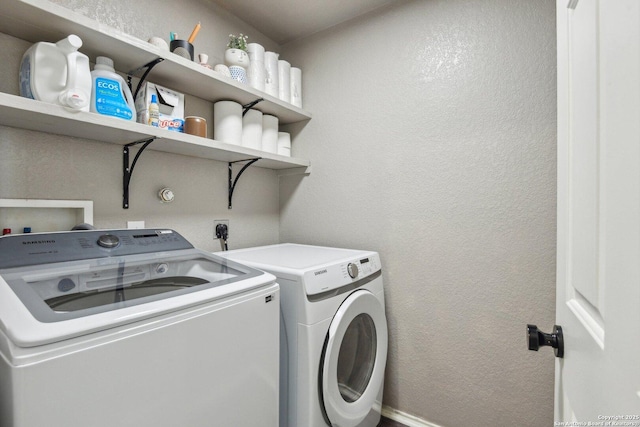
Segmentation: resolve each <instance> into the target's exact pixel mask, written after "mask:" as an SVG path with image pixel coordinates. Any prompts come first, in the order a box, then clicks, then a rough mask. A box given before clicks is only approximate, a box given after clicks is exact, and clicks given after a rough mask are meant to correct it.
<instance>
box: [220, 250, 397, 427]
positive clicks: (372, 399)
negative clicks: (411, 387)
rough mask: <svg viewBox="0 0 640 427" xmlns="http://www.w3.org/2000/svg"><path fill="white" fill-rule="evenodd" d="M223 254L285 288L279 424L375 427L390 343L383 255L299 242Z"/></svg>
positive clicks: (281, 288) (309, 426) (378, 420)
mask: <svg viewBox="0 0 640 427" xmlns="http://www.w3.org/2000/svg"><path fill="white" fill-rule="evenodd" d="M219 255H221V256H224V257H227V258H229V259H232V260H234V261H237V262H239V263H242V264H247V265H250V266H253V267H255V268H258V269H260V270H263V271H266V272H269V273H271V274H273V275H275V276H276V277H277V282H278V284H279V285H280V291H281V307H280V308H281V315H282V319H281V321H282V322H281V332H280V344H281V352H280V374H281V376H280V405H281V406H280V426H281V427H321V426H327V425H330V426H335V427H375V426H377V425H378V423H379V422H380V412H381V405H382V392H383V382H384V370H385V366H386V358H387V344H388V339H387V322H386V317H385V308H384V292H383V283H382V270H381V264H380V257H379V255H378V254H377V253H376V252H371V251H358V250H348V249H338V248H328V247H319V246H309V245H297V244H280V245H272V246H263V247H258V248H249V249H240V250H235V251H228V252H221V253H219Z"/></svg>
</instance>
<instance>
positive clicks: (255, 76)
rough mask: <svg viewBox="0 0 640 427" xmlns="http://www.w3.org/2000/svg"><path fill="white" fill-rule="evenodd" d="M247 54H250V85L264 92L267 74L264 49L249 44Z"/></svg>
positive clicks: (256, 44)
mask: <svg viewBox="0 0 640 427" xmlns="http://www.w3.org/2000/svg"><path fill="white" fill-rule="evenodd" d="M247 52H248V53H249V68H248V69H247V78H248V79H249V85H250V86H251V87H253V88H255V89H258V90H260V91H263V92H264V86H265V73H266V71H265V67H264V47H262V45H259V44H258V43H249V44H248V45H247Z"/></svg>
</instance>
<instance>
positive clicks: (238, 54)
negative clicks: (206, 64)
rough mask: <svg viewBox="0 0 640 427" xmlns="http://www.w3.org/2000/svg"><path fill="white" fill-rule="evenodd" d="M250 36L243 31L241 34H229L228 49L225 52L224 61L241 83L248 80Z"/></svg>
mask: <svg viewBox="0 0 640 427" xmlns="http://www.w3.org/2000/svg"><path fill="white" fill-rule="evenodd" d="M248 38H249V37H248V36H245V35H244V34H242V33H240V35H239V36H235V35H233V34H229V43H227V50H226V51H225V52H224V62H225V64H226V65H227V66H228V67H229V72H230V73H231V78H233V79H234V80H237V81H239V82H241V83H246V82H247V68H248V67H249V55H248V54H247V39H248Z"/></svg>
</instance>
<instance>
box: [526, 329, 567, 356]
mask: <svg viewBox="0 0 640 427" xmlns="http://www.w3.org/2000/svg"><path fill="white" fill-rule="evenodd" d="M527 344H528V346H529V350H533V351H538V349H539V348H540V347H544V346H545V345H548V346H550V347H553V348H554V350H553V351H554V353H555V354H556V357H563V356H564V338H563V336H562V328H561V327H560V326H558V325H554V326H553V333H550V334H545V333H544V332H541V331H540V330H538V327H537V326H536V325H527Z"/></svg>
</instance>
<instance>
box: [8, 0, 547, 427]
mask: <svg viewBox="0 0 640 427" xmlns="http://www.w3.org/2000/svg"><path fill="white" fill-rule="evenodd" d="M56 3H59V4H62V5H63V6H66V7H69V8H71V9H74V10H77V11H78V12H80V13H84V14H86V15H88V16H90V17H92V18H96V19H98V20H100V21H101V22H104V23H105V24H107V25H110V26H114V27H116V28H119V29H121V30H123V31H125V32H127V33H130V34H132V35H134V36H137V37H140V38H142V39H146V38H147V37H149V36H150V35H164V34H168V32H169V31H177V32H178V33H181V34H185V35H187V33H189V32H190V31H191V29H192V27H193V25H194V24H195V22H197V21H202V23H203V30H202V31H201V32H200V35H199V36H198V40H197V42H196V51H197V52H202V51H205V52H207V53H209V54H210V55H211V56H219V57H221V56H222V51H223V46H224V45H225V44H226V38H227V35H228V33H230V32H234V33H239V32H249V30H247V29H246V28H247V27H246V25H244V24H242V23H241V21H239V20H238V19H237V18H234V17H233V16H230V15H228V14H227V13H226V12H224V11H222V10H219V9H217V8H215V7H214V6H211V5H210V4H208V2H205V1H197V0H189V1H187V2H182V3H176V2H169V1H165V0H162V1H140V2H131V1H124V0H114V1H109V2H104V1H99V0H87V1H84V0H57V1H56ZM554 10H555V9H554V2H553V1H552V0H539V1H535V2H531V1H527V0H483V1H479V0H477V1H471V0H446V1H445V0H422V1H407V2H402V3H401V4H399V5H397V6H395V7H393V8H389V9H385V10H383V11H378V12H376V13H373V14H369V15H367V16H365V17H363V18H361V19H358V20H356V21H355V22H350V23H348V24H346V25H341V26H339V27H337V28H334V29H331V30H330V31H327V32H324V33H322V34H318V35H316V36H314V37H311V38H309V39H306V40H303V41H301V42H299V43H296V44H294V45H290V46H286V47H283V48H281V49H280V50H281V53H283V55H285V56H286V57H287V59H289V60H290V62H291V63H292V65H294V66H300V67H302V69H303V79H304V83H303V86H304V93H303V95H304V105H305V109H308V110H309V111H311V112H312V113H313V119H312V120H311V121H310V122H309V123H308V124H306V125H305V126H291V130H292V131H294V132H295V133H298V135H297V137H296V138H295V142H294V146H293V150H294V151H293V153H294V155H297V156H300V157H304V158H309V159H311V161H312V164H313V171H312V174H311V175H309V176H307V177H304V178H302V177H295V176H294V177H286V178H280V179H281V184H280V187H278V178H277V176H276V175H275V173H274V172H273V171H269V170H265V169H259V168H250V169H249V170H248V171H247V172H246V173H245V176H243V180H242V181H241V183H240V184H239V188H238V191H237V193H236V195H235V198H234V209H233V210H232V211H230V212H229V211H227V209H226V164H225V163H221V162H213V161H207V160H202V159H195V158H190V157H185V156H176V155H170V154H164V153H157V152H153V151H148V152H147V153H145V155H144V156H143V157H142V159H141V161H140V164H139V165H138V166H137V169H136V171H135V174H134V180H133V185H132V207H131V209H130V210H129V211H123V210H122V209H121V207H120V206H121V179H122V177H121V161H122V160H121V148H120V147H119V146H115V145H110V144H102V143H96V142H90V141H84V140H77V139H70V138H62V137H57V136H48V135H44V134H40V133H36V132H27V131H20V130H15V129H10V128H3V127H0V153H2V156H0V197H3V198H7V197H10V198H54V199H67V198H68V199H92V200H94V203H95V217H96V225H98V226H100V227H124V226H125V225H126V221H127V220H141V219H144V220H146V221H147V225H148V226H170V227H173V228H175V229H177V230H178V231H180V232H182V233H184V234H185V235H186V237H187V238H188V239H190V240H192V241H193V243H194V244H196V246H199V247H202V248H204V249H210V250H216V249H218V246H217V242H213V241H212V240H211V239H210V237H209V236H210V234H211V233H212V231H213V230H212V228H213V227H212V220H213V219H214V218H230V219H231V221H232V223H231V224H232V226H231V235H232V240H231V244H232V246H233V247H244V246H253V245H260V244H267V243H274V242H276V241H278V227H280V229H281V231H280V235H279V239H280V241H293V242H304V243H315V244H326V245H334V246H343V247H353V248H366V249H373V250H377V251H379V252H380V253H381V256H382V259H383V263H384V269H385V271H384V278H385V284H386V287H387V291H386V297H387V304H388V305H387V315H388V320H389V329H390V350H389V352H390V353H389V362H388V370H387V379H386V386H385V387H386V388H385V402H384V403H385V405H387V406H389V407H392V408H396V409H398V410H400V411H404V412H407V413H410V414H414V415H416V416H419V417H422V418H424V419H426V420H429V421H431V422H434V423H438V424H440V425H442V426H446V427H457V426H479V427H482V426H491V427H495V426H507V425H509V426H515V425H517V426H543V425H551V424H552V409H553V408H552V405H553V401H552V399H553V360H552V357H551V356H550V354H547V352H541V353H540V354H537V353H532V352H528V351H526V349H525V341H524V325H525V324H526V323H528V322H535V323H538V324H539V325H540V326H541V327H542V325H546V326H547V327H548V326H550V325H552V324H553V318H554V275H555V107H556V106H555V26H554V25H555V22H554V19H555V18H554ZM143 15H146V17H145V18H142V16H143ZM250 35H251V36H252V39H251V41H257V42H260V43H262V44H264V45H265V46H267V47H268V48H270V49H278V47H277V46H274V44H273V43H272V42H270V41H269V40H268V39H266V38H264V37H263V36H261V35H259V34H258V33H257V32H250ZM0 43H1V44H2V46H3V50H2V51H1V52H0V71H2V74H3V75H5V76H11V75H15V76H16V78H15V79H11V78H5V79H0V91H3V92H9V93H17V69H18V62H19V59H20V56H21V55H22V53H23V52H24V51H25V50H26V49H27V47H28V46H29V44H28V43H25V42H22V41H19V40H16V39H13V38H11V37H7V36H2V35H0ZM116 65H117V64H116ZM188 101H189V103H188V108H205V109H206V108H207V106H206V105H205V106H203V105H202V102H201V101H199V100H197V99H195V98H190V100H188ZM165 185H167V186H171V187H172V188H173V189H174V190H175V191H176V193H177V199H176V202H174V203H173V204H171V205H162V204H160V203H158V201H157V198H156V196H155V192H156V191H157V190H158V189H159V188H160V187H162V186H165ZM278 189H279V190H278ZM278 191H280V194H278ZM279 196H280V202H279V201H278V197H279ZM301 427H302V426H301Z"/></svg>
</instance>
